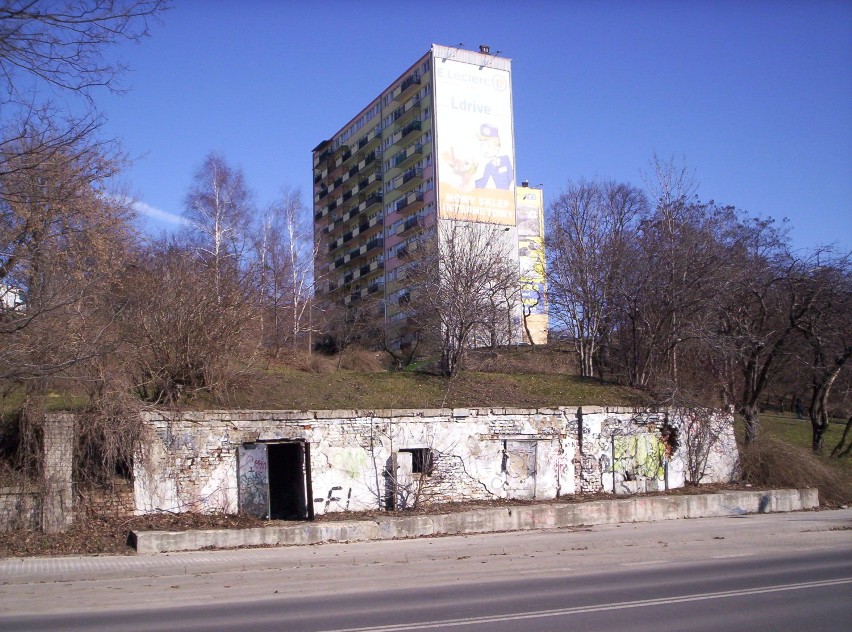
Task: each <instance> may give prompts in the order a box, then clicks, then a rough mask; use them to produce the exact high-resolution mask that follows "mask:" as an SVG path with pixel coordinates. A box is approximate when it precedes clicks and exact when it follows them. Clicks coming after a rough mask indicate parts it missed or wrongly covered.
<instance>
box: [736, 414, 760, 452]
mask: <svg viewBox="0 0 852 632" xmlns="http://www.w3.org/2000/svg"><path fill="white" fill-rule="evenodd" d="M740 414H741V415H742V416H743V422H744V423H745V444H746V445H751V444H752V443H755V442H756V441H757V438H758V434H759V432H758V431H759V430H760V411H759V410H758V408H757V406H743V407H742V408H740Z"/></svg>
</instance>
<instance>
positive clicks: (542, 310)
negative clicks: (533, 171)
mask: <svg viewBox="0 0 852 632" xmlns="http://www.w3.org/2000/svg"><path fill="white" fill-rule="evenodd" d="M543 207H544V205H543V198H542V191H541V190H540V189H530V188H529V187H519V188H518V189H517V222H518V261H519V264H520V270H521V302H522V303H523V305H524V311H525V312H526V313H527V314H546V313H547V306H546V305H545V290H546V287H545V277H544V273H545V269H544V265H545V263H544V261H545V259H544V217H543Z"/></svg>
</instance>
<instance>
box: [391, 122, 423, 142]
mask: <svg viewBox="0 0 852 632" xmlns="http://www.w3.org/2000/svg"><path fill="white" fill-rule="evenodd" d="M422 128H423V124H422V123H421V122H420V121H419V120H415V121H411V122H410V123H409V124H408V125H406V126H405V127H403V128H402V129H401V130H399V131H398V132H397V133H396V134H394V135H393V140H392V141H391V143H392V144H393V145H396V144H397V143H399V142H400V141H401V140H402V139H403V138H405V137H406V136H408V135H409V134H411V133H412V132H417V131H420V130H421V129H422Z"/></svg>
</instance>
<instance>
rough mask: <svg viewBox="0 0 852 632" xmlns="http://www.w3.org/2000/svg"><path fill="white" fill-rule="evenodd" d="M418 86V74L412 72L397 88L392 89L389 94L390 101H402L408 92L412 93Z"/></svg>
mask: <svg viewBox="0 0 852 632" xmlns="http://www.w3.org/2000/svg"><path fill="white" fill-rule="evenodd" d="M419 86H420V74H419V73H414V74H413V75H411V76H410V77H408V78H407V79H406V80H405V81H403V82H402V83H401V84H399V86H397V88H396V89H395V90H394V91H393V93H392V96H391V102H394V101H402V100H404V99H405V98H406V97H408V96H409V95H410V94H412V93H413V92H414V91H415V90H417V89H418V87H419Z"/></svg>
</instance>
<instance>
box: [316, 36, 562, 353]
mask: <svg viewBox="0 0 852 632" xmlns="http://www.w3.org/2000/svg"><path fill="white" fill-rule="evenodd" d="M313 176H314V189H313V193H314V196H313V200H314V234H315V240H316V245H317V256H316V261H315V271H316V278H317V282H318V289H317V293H318V295H320V296H327V297H328V298H331V299H333V300H336V301H339V302H340V303H342V304H346V305H350V304H352V302H353V301H360V300H364V299H367V298H380V299H381V301H377V302H378V303H379V304H380V305H381V308H382V313H383V319H384V324H385V327H384V330H385V332H386V336H387V339H388V344H389V346H391V347H393V346H398V345H400V344H403V345H404V344H405V343H406V337H405V327H404V324H405V321H406V318H407V315H406V304H407V297H408V291H409V290H408V287H407V286H406V283H405V279H404V276H405V273H404V269H405V266H406V261H407V258H406V253H407V252H408V250H409V248H410V247H411V246H412V243H413V242H414V241H416V240H418V239H420V238H422V237H421V236H422V234H423V231H424V230H430V229H434V228H436V227H438V226H439V225H440V224H441V223H444V222H459V223H464V224H468V223H482V224H492V225H498V226H500V227H501V228H502V229H501V230H500V231H499V234H500V237H499V238H500V239H505V240H506V244H507V246H509V248H508V250H509V251H510V252H511V253H512V255H511V256H512V258H513V261H514V262H516V263H517V264H518V268H519V275H520V274H522V272H523V270H522V268H524V267H527V268H530V267H535V262H533V263H532V264H529V265H527V266H524V265H522V263H523V261H522V259H523V257H521V258H519V251H524V248H526V251H525V253H526V256H527V258H529V257H530V256H532V257H535V256H537V255H536V254H535V253H533V254H532V255H530V252H531V250H535V249H536V248H538V249H539V254H542V253H543V248H542V246H541V244H542V242H541V239H540V237H541V230H540V225H541V217H540V213H541V204H540V200H541V197H540V193H541V192H540V191H539V190H537V189H528V190H529V191H538V198H537V200H538V206H537V207H536V208H537V209H538V215H537V216H536V215H535V211H532V210H530V209H532V208H533V207H534V206H535V205H533V204H527V205H526V206H525V208H526V211H525V215H524V219H525V222H526V223H525V224H524V225H525V226H526V228H524V230H522V231H521V232H523V233H524V234H523V235H520V236H519V232H518V219H517V214H516V206H517V199H521V198H520V197H518V198H516V190H515V189H516V187H515V150H514V130H513V116H512V82H511V61H510V60H509V59H506V58H503V57H499V56H496V55H493V54H491V53H490V52H489V49H488V47H487V46H481V47H480V50H479V51H478V52H476V51H469V50H463V49H461V48H453V47H446V46H438V45H433V46H432V48H431V50H430V51H429V52H428V53H426V54H425V55H424V56H423V57H421V58H420V59H419V60H417V62H416V63H414V64H413V65H412V66H411V67H410V68H409V69H408V70H406V71H405V72H404V73H403V74H402V75H400V76H399V77H398V78H397V79H396V80H394V81H393V82H392V83H391V84H390V86H389V87H388V88H387V89H386V90H384V91H383V92H382V93H381V94H380V95H378V96H377V97H376V98H375V99H373V100H372V101H371V102H370V103H369V104H368V105H367V106H366V107H365V108H364V109H363V110H362V111H361V112H359V113H358V115H357V116H355V117H354V118H353V119H352V120H350V121H349V122H348V123H347V124H346V125H344V126H343V127H342V128H341V129H340V130H339V131H338V132H336V133H335V134H334V135H333V136H331V137H330V138H329V139H328V140H324V141H323V142H321V143H320V144H319V145H317V147H316V148H315V149H314V150H313ZM533 226H535V227H537V232H536V234H535V235H532V234H530V230H531V229H532V227H533ZM524 231H526V232H524ZM433 232H434V231H433ZM536 237H537V238H538V240H537V241H536ZM519 238H520V239H522V240H523V241H524V244H525V245H524V244H520V245H519ZM541 263H542V264H543V258H542V260H541ZM542 271H543V270H542ZM527 276H528V277H529V278H527V279H526V281H525V289H524V292H523V296H524V299H523V303H524V305H525V307H524V308H523V313H527V312H529V313H535V314H537V315H538V317H539V320H541V318H542V317H543V318H544V319H545V321H544V325H543V331H544V332H545V333H544V335H545V336H546V330H547V325H546V312H545V311H544V299H543V287H544V286H543V278H542V279H541V283H539V282H538V277H536V276H535V274H532V276H529V275H527ZM533 277H535V278H533ZM539 289H540V290H542V296H541V297H540V299H539V298H536V299H534V300H533V299H532V298H531V297H532V295H533V294H534V293H535V292H537V291H538V290H539ZM520 303H521V302H520V301H519V304H518V306H517V309H516V312H517V314H516V316H515V320H516V321H517V327H516V328H515V331H514V332H513V333H511V334H510V338H511V340H508V341H506V342H512V341H517V342H519V341H521V340H522V339H523V336H524V335H525V333H524V332H525V330H528V329H529V328H528V327H527V328H524V327H522V326H521V324H520V320H521V317H522V310H521V305H520ZM541 329H542V326H541V323H540V322H539V323H537V324H536V331H540V330H541ZM531 335H532V336H533V339H534V340H535V339H536V338H538V339H539V340H535V341H537V342H538V341H540V340H541V334H540V333H539V334H531Z"/></svg>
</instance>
